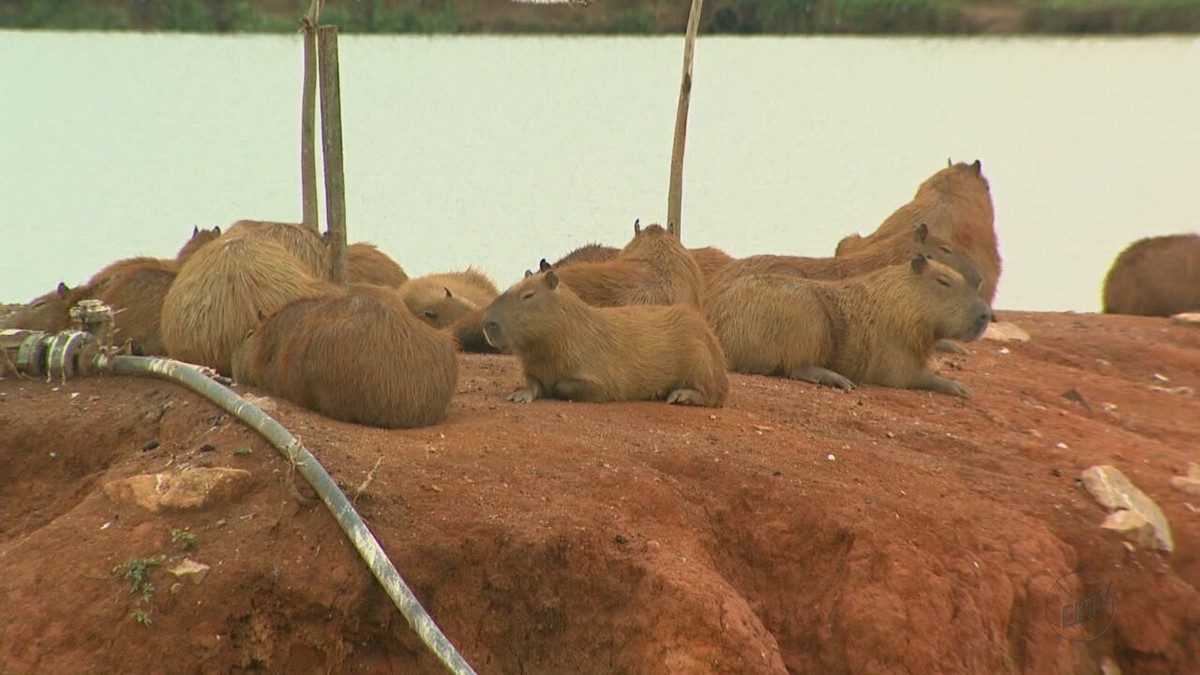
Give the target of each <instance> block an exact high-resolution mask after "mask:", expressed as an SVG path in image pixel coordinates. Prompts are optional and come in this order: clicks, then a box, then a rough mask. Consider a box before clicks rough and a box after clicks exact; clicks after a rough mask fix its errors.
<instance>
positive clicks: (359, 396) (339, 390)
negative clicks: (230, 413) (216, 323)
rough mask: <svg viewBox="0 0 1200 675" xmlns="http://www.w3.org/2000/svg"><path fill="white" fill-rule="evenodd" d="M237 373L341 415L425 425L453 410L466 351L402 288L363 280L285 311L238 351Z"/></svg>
mask: <svg viewBox="0 0 1200 675" xmlns="http://www.w3.org/2000/svg"><path fill="white" fill-rule="evenodd" d="M233 376H234V378H235V379H237V381H238V382H240V383H242V384H248V385H256V386H261V387H262V388H264V389H266V390H267V391H269V392H271V393H272V394H275V395H276V396H279V397H281V398H285V399H287V400H289V401H293V402H295V403H297V404H299V405H302V406H304V407H305V408H309V409H311V410H315V411H317V412H319V413H321V414H322V415H326V416H328V417H332V418H334V419H338V420H343V421H346V422H354V423H356V424H368V425H371V426H375V427H385V428H402V427H419V426H425V425H429V424H436V423H438V422H440V421H442V420H443V419H445V417H446V410H447V409H448V408H449V406H450V397H451V396H452V395H453V394H454V390H455V388H456V385H457V382H458V356H457V354H456V353H455V350H454V343H453V340H452V339H451V338H450V336H449V335H447V334H445V333H444V332H442V331H438V330H436V329H434V328H431V327H429V326H427V325H425V323H424V322H422V321H420V320H419V319H417V318H416V317H415V316H413V315H412V313H411V312H409V311H408V308H407V307H405V305H404V302H403V301H402V300H401V299H400V297H399V295H397V292H396V291H395V290H394V289H391V288H385V287H382V286H376V285H370V284H355V285H352V286H350V287H349V288H347V289H340V288H339V289H337V290H335V291H333V292H331V293H330V294H329V295H326V296H324V297H320V298H311V299H304V300H296V301H294V302H292V303H290V304H288V305H285V306H284V307H283V308H281V309H279V310H278V311H276V312H275V314H273V315H272V316H271V317H270V318H268V319H267V320H266V321H265V322H264V323H263V324H262V325H261V326H259V327H258V328H257V329H255V330H254V331H253V332H252V333H251V334H250V335H249V336H248V337H247V338H246V339H245V340H244V341H243V342H242V343H241V344H240V345H239V346H238V347H237V349H236V350H235V351H234V354H233Z"/></svg>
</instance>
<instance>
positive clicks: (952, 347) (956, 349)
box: [933, 340, 971, 356]
mask: <svg viewBox="0 0 1200 675" xmlns="http://www.w3.org/2000/svg"><path fill="white" fill-rule="evenodd" d="M933 348H934V349H936V350H938V351H939V352H945V353H947V354H956V355H958V356H968V355H970V353H971V352H969V351H967V350H966V349H964V348H963V347H962V346H961V345H959V344H958V343H957V342H953V341H951V340H938V341H937V342H935V343H933Z"/></svg>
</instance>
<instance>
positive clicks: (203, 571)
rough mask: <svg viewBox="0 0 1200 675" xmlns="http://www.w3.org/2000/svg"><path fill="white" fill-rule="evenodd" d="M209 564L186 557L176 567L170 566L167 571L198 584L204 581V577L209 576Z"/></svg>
mask: <svg viewBox="0 0 1200 675" xmlns="http://www.w3.org/2000/svg"><path fill="white" fill-rule="evenodd" d="M208 570H209V566H208V565H205V564H204V563H199V562H196V561H195V560H192V559H191V558H184V559H183V560H181V561H180V562H179V564H178V565H175V566H174V567H168V568H167V571H168V572H170V573H171V574H174V575H175V576H177V577H179V578H180V579H184V580H187V581H191V582H192V583H193V584H198V583H200V582H201V581H204V577H206V576H208Z"/></svg>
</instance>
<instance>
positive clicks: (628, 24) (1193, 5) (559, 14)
mask: <svg viewBox="0 0 1200 675" xmlns="http://www.w3.org/2000/svg"><path fill="white" fill-rule="evenodd" d="M686 6H687V2H686V0H636V1H634V0H629V1H624V0H611V1H610V2H603V3H601V2H593V3H592V4H591V6H589V7H587V8H580V7H561V6H559V7H549V6H547V7H542V8H540V9H536V10H531V8H530V6H529V5H518V4H516V3H513V2H510V0H491V1H490V2H488V3H483V2H479V1H478V0H329V1H328V3H327V4H326V5H325V7H324V9H323V10H322V14H321V20H322V23H326V24H333V25H336V26H338V28H339V29H340V30H341V31H342V32H343V33H457V32H460V31H463V30H470V31H477V32H497V31H518V32H525V33H537V32H554V33H595V32H609V33H625V34H654V33H672V34H677V33H679V32H681V31H682V30H683V26H682V20H681V16H686V15H685V14H682V15H681V9H682V11H683V12H686ZM307 7H308V0H3V1H0V28H46V29H55V30H150V31H186V32H205V33H207V32H217V33H294V32H295V31H296V30H297V29H298V28H299V20H300V17H301V16H302V15H303V13H304V11H305V10H306V9H307ZM998 15H1000V16H1002V17H1003V20H1001V21H1000V22H999V23H997V22H996V20H995V17H996V16H998ZM541 17H545V18H544V19H541ZM701 30H702V31H703V32H705V33H743V34H757V33H771V34H813V33H832V34H838V33H866V34H893V33H898V34H913V33H916V34H946V33H952V34H953V33H965V34H971V33H979V32H988V31H999V32H1009V33H1011V32H1018V33H1148V32H1176V33H1188V32H1198V31H1200V0H1003V1H1000V2H997V1H994V0H707V2H706V5H705V11H704V20H703V21H702V24H701Z"/></svg>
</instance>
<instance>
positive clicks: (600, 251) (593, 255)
mask: <svg viewBox="0 0 1200 675" xmlns="http://www.w3.org/2000/svg"><path fill="white" fill-rule="evenodd" d="M620 252H621V249H619V248H613V247H612V246H605V245H603V244H585V245H583V246H580V247H579V248H577V249H575V250H574V251H571V252H570V253H568V254H566V255H565V256H563V257H561V258H559V259H558V261H557V262H555V263H554V266H555V267H561V266H563V265H570V264H572V263H578V262H603V261H605V260H612V259H613V258H615V257H617V254H618V253H620Z"/></svg>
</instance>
